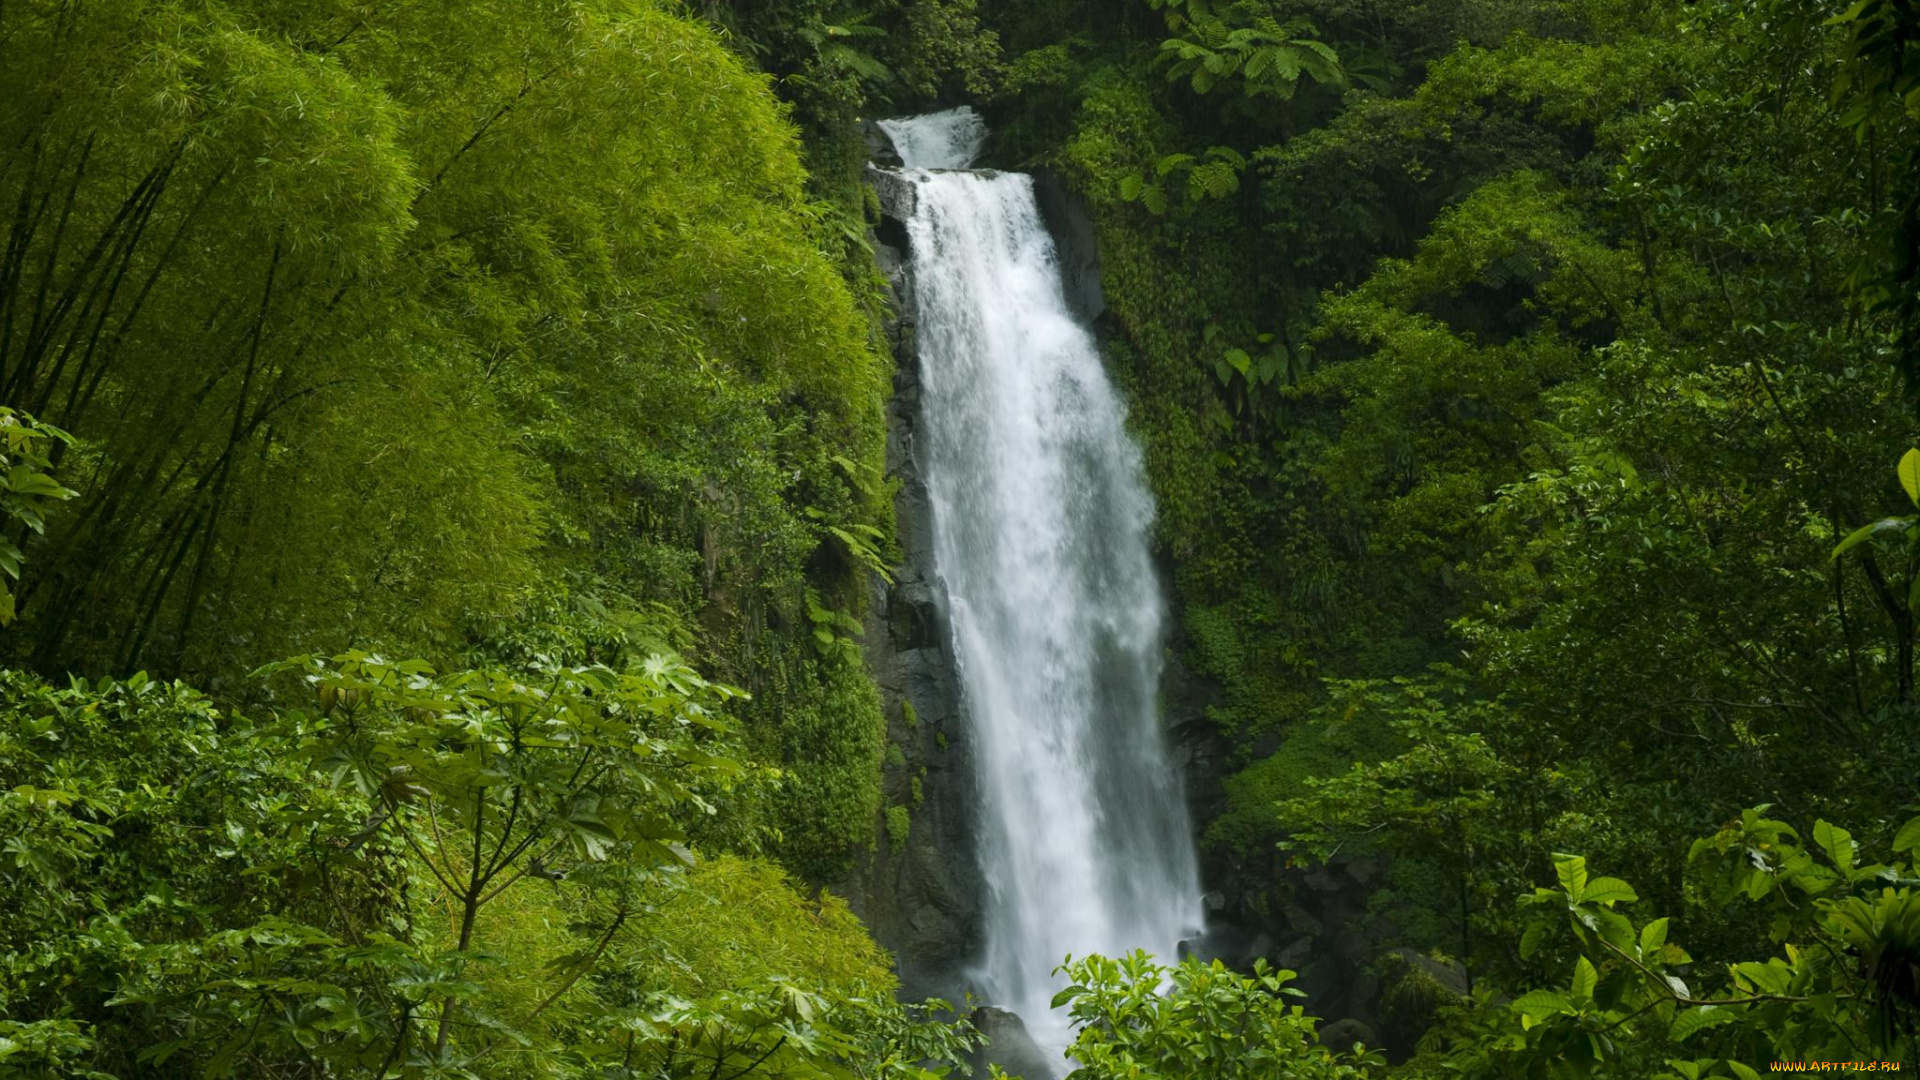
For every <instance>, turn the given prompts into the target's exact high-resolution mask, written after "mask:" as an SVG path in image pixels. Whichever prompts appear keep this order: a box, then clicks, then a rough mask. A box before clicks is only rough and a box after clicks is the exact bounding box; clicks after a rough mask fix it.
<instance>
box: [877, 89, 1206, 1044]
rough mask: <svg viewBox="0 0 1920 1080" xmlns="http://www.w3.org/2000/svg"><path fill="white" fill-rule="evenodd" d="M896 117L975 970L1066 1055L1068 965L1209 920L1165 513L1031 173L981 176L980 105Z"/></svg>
mask: <svg viewBox="0 0 1920 1080" xmlns="http://www.w3.org/2000/svg"><path fill="white" fill-rule="evenodd" d="M881 126H882V128H883V129H884V130H885V131H886V132H887V134H888V135H889V137H891V139H892V140H893V143H894V146H895V148H896V149H897V150H898V151H899V152H900V155H901V159H902V161H903V162H904V163H905V165H906V168H905V169H904V170H903V171H902V175H903V176H904V177H905V178H906V179H907V180H908V181H909V182H911V183H912V184H913V185H914V186H915V189H916V191H915V202H914V209H913V213H912V220H911V221H910V222H909V223H908V237H909V240H910V243H911V247H912V260H913V273H914V294H915V298H916V305H917V310H916V315H917V320H918V345H919V357H920V366H921V381H922V399H921V407H922V410H923V413H924V416H923V418H922V424H921V430H922V432H923V435H922V437H921V443H920V445H919V447H918V448H917V450H918V453H919V455H920V458H921V466H922V470H923V474H924V476H925V478H926V482H927V487H928V491H929V494H930V496H931V502H932V515H933V535H934V552H933V555H934V566H935V569H936V571H937V572H938V574H939V576H940V579H941V582H942V584H943V586H944V591H945V604H946V615H947V618H948V620H949V622H950V624H951V630H952V640H953V642H954V647H955V654H956V655H955V662H956V667H957V669H958V671H959V675H960V685H961V688H962V694H963V697H964V703H965V706H966V712H967V715H968V717H969V719H970V722H971V724H972V733H973V747H974V760H975V762H976V767H977V770H978V782H979V790H980V793H981V803H982V805H981V807H980V812H981V820H980V824H979V829H978V835H979V838H980V839H979V845H980V847H979V861H980V866H981V869H982V872H983V873H984V875H985V877H986V911H985V955H984V956H983V957H982V959H981V966H980V969H979V970H978V971H977V972H975V979H976V980H977V989H978V990H979V992H980V993H981V994H982V996H984V997H985V999H986V1000H987V1001H988V1003H990V1004H994V1005H998V1006H1001V1007H1004V1008H1008V1009H1011V1010H1013V1011H1015V1012H1017V1013H1019V1014H1020V1015H1021V1017H1022V1019H1023V1020H1024V1021H1025V1022H1026V1024H1027V1026H1028V1028H1029V1030H1030V1031H1031V1032H1032V1034H1033V1035H1034V1037H1035V1040H1036V1041H1037V1042H1039V1043H1040V1044H1041V1045H1042V1046H1044V1047H1047V1048H1048V1049H1049V1050H1052V1051H1054V1052H1056V1053H1057V1052H1058V1051H1059V1050H1061V1049H1064V1047H1065V1046H1066V1044H1067V1042H1068V1041H1069V1037H1070V1032H1069V1027H1068V1024H1067V1020H1066V1017H1065V1016H1064V1015H1061V1014H1060V1013H1056V1012H1054V1011H1053V1010H1051V1009H1050V1008H1049V1002H1050V999H1051V997H1052V995H1053V993H1054V991H1055V990H1056V989H1057V988H1058V987H1059V986H1060V985H1064V983H1063V982H1060V981H1057V980H1056V979H1055V978H1054V977H1053V975H1052V971H1053V969H1054V968H1055V967H1056V966H1058V965H1059V964H1060V962H1061V960H1062V959H1063V958H1064V957H1066V956H1067V955H1068V954H1069V953H1071V954H1073V955H1074V956H1084V955H1086V954H1088V953H1092V952H1099V953H1104V954H1107V955H1110V956H1117V955H1121V954H1124V953H1126V952H1128V951H1131V950H1133V949H1146V950H1148V951H1150V952H1153V953H1155V954H1156V955H1158V956H1159V957H1161V958H1162V959H1164V960H1168V961H1171V960H1172V958H1173V957H1174V955H1175V952H1176V950H1177V946H1178V943H1179V941H1180V940H1181V939H1182V938H1184V937H1187V936H1190V935H1192V934H1193V933H1195V932H1196V931H1197V930H1198V929H1199V927H1200V925H1201V921H1202V913H1201V907H1200V898H1199V893H1200V889H1199V885H1198V874H1197V871H1196V868H1195V860H1194V854H1193V842H1192V836H1191V831H1190V828H1189V823H1188V819H1187V811H1186V806H1185V802H1184V800H1183V796H1182V792H1181V787H1180V782H1179V778H1178V776H1177V775H1176V773H1175V770H1174V768H1173V766H1172V764H1171V761H1170V759H1169V755H1168V750H1167V741H1166V737H1165V734H1164V733H1163V731H1162V730H1161V725H1160V722H1159V717H1158V710H1157V702H1156V698H1157V692H1158V688H1159V679H1160V669H1161V654H1162V648H1163V640H1162V639H1163V626H1164V623H1165V617H1164V612H1163V610H1162V602H1161V596H1160V590H1159V587H1158V583H1157V581H1156V580H1155V576H1154V571H1153V565H1152V562H1151V560H1150V558H1149V554H1148V530H1149V527H1150V525H1151V523H1152V518H1153V502H1152V498H1151V496H1150V495H1149V494H1148V492H1147V490H1146V486H1145V483H1144V480H1143V478H1142V466H1141V457H1140V450H1139V448H1138V447H1136V446H1135V445H1134V443H1133V442H1132V440H1131V439H1129V438H1128V436H1127V433H1126V428H1125V418H1126V410H1125V405H1124V403H1123V402H1122V401H1121V399H1120V397H1119V396H1118V394H1117V393H1116V392H1115V390H1114V388H1113V385H1112V384H1111V383H1110V382H1109V381H1108V379H1107V376H1106V372H1105V370H1104V369H1103V368H1102V367H1101V362H1100V356H1099V353H1098V351H1097V350H1096V348H1095V346H1094V342H1093V338H1092V335H1091V334H1090V333H1089V332H1088V331H1087V329H1086V328H1085V327H1084V326H1081V325H1080V324H1079V323H1078V322H1077V321H1076V320H1075V319H1074V317H1073V315H1072V314H1071V313H1070V312H1069V310H1068V308H1067V303H1066V298H1065V295H1064V291H1063V288H1062V284H1061V278H1060V270H1059V266H1058V264H1057V260H1056V257H1055V252H1054V246H1053V242H1052V240H1051V238H1050V237H1049V236H1048V234H1047V231H1046V228H1045V227H1044V225H1043V224H1042V222H1041V218H1040V213H1039V209H1038V206H1037V204H1036V203H1035V200H1034V193H1033V180H1032V178H1031V177H1028V176H1024V175H1021V174H1017V173H994V172H985V171H966V167H967V166H968V165H970V164H971V163H972V160H973V158H974V156H975V155H976V154H977V153H978V152H979V149H980V147H981V145H982V143H983V142H984V139H985V136H986V129H985V127H984V125H983V124H982V123H981V121H980V119H979V118H978V117H977V116H976V115H975V114H974V113H973V112H972V111H971V110H968V109H956V110H950V111H948V112H943V113H935V114H932V115H929V116H921V117H915V118H910V119H904V120H892V121H886V122H884V123H882V125H881ZM1030 1080H1032V1078H1030Z"/></svg>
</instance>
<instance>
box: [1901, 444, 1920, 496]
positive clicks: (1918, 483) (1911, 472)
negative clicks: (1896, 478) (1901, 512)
mask: <svg viewBox="0 0 1920 1080" xmlns="http://www.w3.org/2000/svg"><path fill="white" fill-rule="evenodd" d="M1898 471H1899V473H1900V486H1901V487H1902V488H1904V489H1906V492H1907V498H1908V499H1909V500H1910V501H1912V503H1913V505H1915V506H1920V450H1908V451H1907V452H1906V453H1904V454H1902V455H1900V467H1899V470H1898Z"/></svg>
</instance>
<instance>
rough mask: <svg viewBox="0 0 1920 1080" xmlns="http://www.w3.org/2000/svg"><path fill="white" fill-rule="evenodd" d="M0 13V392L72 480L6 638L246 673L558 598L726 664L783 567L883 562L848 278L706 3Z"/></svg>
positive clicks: (788, 633) (775, 672)
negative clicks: (27, 417) (1, 257)
mask: <svg viewBox="0 0 1920 1080" xmlns="http://www.w3.org/2000/svg"><path fill="white" fill-rule="evenodd" d="M923 6H924V5H923ZM934 6H940V5H934ZM945 7H946V8H950V9H951V10H950V11H949V12H948V14H949V15H950V16H951V19H950V20H949V21H950V22H952V21H953V20H959V22H964V21H965V20H964V18H963V14H964V12H965V10H966V9H967V5H966V4H964V3H955V4H949V5H945ZM858 14H859V13H857V12H854V13H850V14H849V15H848V17H846V18H841V17H835V18H831V19H825V20H823V21H822V22H821V23H820V24H812V23H809V24H807V25H808V26H810V27H812V30H817V31H818V32H819V33H820V34H822V35H824V36H823V37H822V38H821V40H820V43H819V46H818V50H817V51H818V52H819V55H820V56H821V57H822V59H821V60H820V62H821V63H822V64H825V65H828V66H834V65H839V66H840V67H845V66H846V65H847V64H854V66H856V67H857V66H859V65H858V64H855V63H854V61H852V60H849V59H847V57H846V56H842V55H841V54H840V53H838V52H834V50H836V49H840V48H842V47H845V48H849V49H852V48H854V47H856V46H859V45H861V44H863V43H866V42H869V41H879V40H891V39H882V38H880V37H877V36H875V35H876V34H878V30H877V29H875V28H873V27H871V26H868V23H866V22H863V21H862V20H861V18H859V17H854V16H857V15H858ZM915 18H919V16H915ZM6 23H7V31H6V33H5V34H4V35H0V98H4V99H5V100H7V101H9V102H12V103H17V107H14V108H9V109H8V110H6V111H5V114H4V115H3V116H0V138H4V139H5V140H6V141H7V143H8V145H10V146H18V147H21V148H23V149H22V152H21V153H19V154H13V155H9V156H8V159H7V161H6V164H5V166H4V168H0V200H3V201H4V202H5V204H6V205H7V206H9V207H14V208H19V209H20V213H18V214H14V213H12V212H11V211H10V212H9V214H8V223H7V225H6V226H4V229H5V231H6V236H7V239H6V244H5V246H6V249H7V250H8V251H11V252H13V253H14V254H13V255H12V256H9V258H8V259H6V260H5V261H4V266H3V267H0V308H3V309H4V310H5V312H6V313H7V314H6V316H5V318H4V320H0V321H4V328H0V400H5V401H7V402H9V403H11V404H13V405H15V406H17V407H21V408H26V409H31V410H33V412H34V413H35V415H37V416H39V417H41V418H42V419H44V420H46V421H50V422H52V423H55V424H58V425H59V426H60V428H63V429H65V430H67V431H71V432H72V433H73V435H74V439H75V442H74V443H73V445H72V446H71V447H68V448H66V449H65V450H64V451H62V454H61V456H60V472H61V475H62V477H63V478H64V482H65V484H66V485H67V486H68V487H71V488H73V489H74V490H75V491H77V492H78V494H77V496H76V497H75V498H73V499H71V500H70V501H68V502H67V503H65V504H64V505H62V506H58V507H40V508H39V509H36V510H35V511H34V512H35V514H37V515H40V516H43V517H44V525H45V536H44V538H43V537H40V536H39V535H38V534H37V533H36V534H35V535H32V536H30V537H27V539H26V542H24V543H21V544H20V545H19V546H20V548H21V549H22V550H23V552H24V557H25V560H26V561H25V564H24V567H13V568H12V569H13V570H16V571H18V572H19V574H20V575H21V577H20V585H19V588H18V589H17V591H16V590H12V589H10V590H9V593H8V595H9V596H15V595H17V597H18V601H19V604H18V606H19V616H20V617H19V620H18V622H17V623H16V624H15V625H14V627H13V629H12V631H11V632H10V634H9V636H8V639H7V641H6V642H5V649H6V655H7V656H8V657H10V658H11V659H12V661H13V662H16V663H20V664H25V665H28V666H31V667H33V668H35V669H37V670H41V671H45V672H61V671H66V670H77V671H85V672H87V673H89V674H95V673H101V672H120V673H126V672H131V671H134V670H139V669H141V668H150V669H152V670H155V671H160V672H164V673H167V674H169V675H172V674H185V675H189V676H192V677H194V678H195V679H196V681H198V682H199V683H200V684H201V685H204V686H206V687H207V688H209V689H210V690H213V691H215V692H218V693H221V694H223V695H227V696H233V697H251V696H256V695H257V694H258V685H257V684H255V683H252V682H249V681H247V680H246V679H245V678H244V674H245V672H246V671H247V670H248V669H249V668H250V667H252V666H253V665H256V664H258V663H260V662H263V661H265V660H268V659H271V658H273V657H277V656H285V655H289V654H293V653H304V652H318V653H333V652H339V651H342V650H345V649H349V648H368V647H370V646H377V647H379V648H381V649H385V650H388V651H390V652H392V653H396V654H401V655H422V656H430V657H434V658H435V659H436V660H439V661H441V662H443V663H444V662H453V663H456V664H457V663H460V662H462V661H461V660H460V658H462V657H466V656H470V655H482V656H484V655H485V654H487V653H489V651H490V650H493V649H494V648H495V646H496V645H498V644H499V643H500V642H502V641H504V640H506V639H509V638H514V637H515V636H516V635H519V636H521V637H525V636H526V635H524V634H522V633H521V628H522V627H526V626H529V625H531V624H534V623H538V622H540V621H541V620H543V619H545V618H546V617H547V615H548V614H549V609H550V607H551V605H552V603H553V601H554V598H555V597H556V596H561V595H573V596H586V595H590V597H591V600H590V602H591V603H595V604H598V605H599V606H601V607H602V608H604V609H605V611H604V614H605V618H604V619H603V620H602V622H604V623H606V624H608V625H617V626H619V627H622V629H620V630H619V631H618V635H628V636H632V635H639V636H641V637H646V636H650V635H651V633H652V631H651V630H648V629H645V628H643V627H642V625H641V624H643V623H644V624H646V625H647V626H648V627H667V628H671V631H672V632H671V634H670V635H669V636H670V637H672V639H673V640H671V641H668V642H664V644H669V645H671V646H672V647H674V648H679V649H688V650H692V651H693V652H694V653H695V654H696V655H698V656H700V657H701V659H702V662H703V663H704V664H707V665H708V666H709V668H710V669H711V670H713V671H715V672H716V673H717V674H719V675H721V676H722V677H724V678H726V679H728V680H730V681H732V682H735V683H739V684H741V685H744V686H747V687H749V688H751V689H755V690H760V689H764V688H767V687H770V686H775V685H779V684H780V682H781V681H782V679H783V678H784V677H785V673H786V672H788V671H791V670H792V669H793V668H794V667H795V666H796V665H798V664H799V663H801V662H802V661H803V660H805V659H806V658H808V657H810V656H812V655H813V651H814V646H813V643H812V642H811V640H810V639H809V637H808V628H807V626H806V621H805V620H806V614H807V610H808V599H807V598H808V595H809V590H810V589H811V590H813V591H814V592H816V593H818V594H820V595H822V596H827V597H830V598H832V599H831V600H830V601H828V602H827V603H828V606H830V607H836V608H846V607H853V606H855V604H856V600H857V598H858V597H860V596H863V595H864V582H863V577H864V575H865V574H866V573H869V572H872V571H873V570H874V569H876V568H881V569H884V566H885V563H886V561H887V559H888V557H889V552H888V537H889V535H890V531H891V507H890V504H889V499H888V493H887V492H886V491H885V490H884V485H883V484H882V483H881V481H880V473H881V463H882V451H883V445H884V439H885V433H884V430H883V428H884V412H883V404H884V399H885V394H886V392H887V386H888V375H889V361H888V358H887V357H886V356H885V354H884V352H883V350H882V348H881V346H880V344H879V342H878V340H877V339H878V335H877V334H876V333H875V332H874V325H873V319H872V316H873V313H874V309H873V307H872V305H871V303H864V304H863V300H865V299H870V297H867V296H866V293H865V292H863V291H862V290H866V291H870V288H871V286H870V284H869V282H868V279H870V278H871V277H872V272H871V268H870V267H868V268H867V269H866V271H865V274H864V276H862V275H860V274H849V273H847V272H846V267H845V264H844V260H845V258H846V256H847V253H848V251H849V250H850V249H849V248H848V247H847V242H846V240H845V238H844V237H840V236H838V235H837V234H836V233H835V232H834V230H835V229H836V228H837V226H836V225H835V224H834V211H832V210H831V209H830V208H829V207H828V206H826V205H824V204H822V203H820V202H819V201H817V200H816V198H815V196H814V194H813V193H812V192H811V191H810V190H809V179H810V178H809V174H808V172H807V171H806V169H805V168H804V167H803V164H802V149H803V148H802V144H801V142H800V140H799V138H798V133H797V132H796V130H795V128H794V126H793V125H792V124H791V123H790V122H789V119H788V115H789V114H788V110H787V109H786V108H785V107H784V106H783V105H782V104H781V103H780V102H779V101H778V100H777V99H776V97H775V96H774V93H773V90H772V88H771V86H770V84H769V80H768V79H767V78H766V76H764V75H763V74H760V73H757V72H754V71H752V70H750V69H749V68H748V67H747V65H746V64H745V63H743V62H742V60H741V59H740V58H739V57H738V56H736V55H734V54H733V53H732V52H730V51H729V50H728V49H727V48H726V47H725V44H724V43H723V41H722V40H721V38H720V37H719V35H717V34H715V33H714V32H713V31H712V29H711V28H709V27H706V26H703V25H701V24H699V23H696V22H695V21H693V20H691V19H689V18H687V17H685V16H684V15H682V14H676V13H674V12H671V11H668V10H666V9H665V8H663V7H661V6H659V5H654V4H650V3H643V4H628V3H624V2H611V0H609V2H602V0H577V2H576V0H568V2H565V3H557V4H545V5H532V6H529V5H516V4H491V5H481V6H478V7H476V6H473V5H461V4H447V3H430V4H426V5H424V6H414V7H385V8H381V9H379V10H371V11H362V10H360V9H357V8H353V7H351V6H348V5H340V4H332V3H322V4H307V5H298V4H294V5H289V4H283V3H277V2H269V0H232V2H221V3H211V4H195V5H188V6H186V7H180V6H179V5H173V6H162V7H158V8H156V7H153V6H152V5H143V4H137V3H120V2H115V3H106V4H88V5H85V6H83V7H81V8H76V9H73V10H71V11H69V10H67V9H66V8H64V7H62V6H61V5H58V4H28V5H22V6H16V7H10V8H9V9H8V10H7V12H6ZM943 25H944V24H943ZM863 26H867V27H868V29H869V30H872V31H873V32H872V33H868V32H867V30H861V29H859V28H860V27H863ZM976 29H977V28H976ZM829 30H831V31H832V32H829ZM809 32H812V31H809ZM931 32H933V31H929V33H931ZM941 32H942V33H951V34H955V35H962V36H965V34H966V33H970V32H971V31H967V30H966V29H965V28H964V27H960V26H959V23H957V22H956V23H954V25H953V26H950V27H948V29H947V30H945V31H941ZM797 40H798V39H796V41H797ZM808 47H809V48H811V46H808ZM848 55H849V56H850V55H852V54H848ZM887 62H888V63H889V64H891V65H892V66H895V67H896V68H897V67H898V64H897V63H895V62H894V61H892V60H889V61H887ZM836 70H838V68H836ZM849 77H852V78H860V77H861V76H858V75H857V74H856V75H853V76H849ZM103 163H110V165H106V164H103ZM855 217H856V218H857V217H858V212H857V211H856V212H855ZM863 227H864V226H863ZM862 251H864V249H862ZM857 297H859V298H857ZM21 430H28V429H25V428H22V429H21ZM31 430H39V429H38V428H34V429H31ZM46 430H48V431H52V430H54V429H52V428H47V429H46ZM38 445H39V446H41V447H42V448H45V447H46V446H48V445H49V444H48V443H46V442H45V441H44V440H43V441H41V442H40V443H39V444H38ZM11 543H12V542H11V541H9V544H11ZM8 550H11V548H9V549H8ZM7 561H8V562H9V563H11V562H12V561H14V559H13V557H12V556H7ZM616 636H617V635H616ZM608 643H609V642H608V640H607V639H601V640H596V641H594V642H592V643H588V642H585V641H579V642H576V644H580V645H583V646H584V645H588V644H591V645H592V646H593V647H596V648H600V647H605V646H607V645H608ZM552 644H555V645H558V644H559V643H558V642H554V643H552ZM643 651H644V650H643ZM522 658H523V659H524V658H525V656H524V650H522ZM599 658H602V659H606V658H608V657H606V656H602V657H599ZM749 711H750V712H751V710H749ZM755 731H756V736H758V735H759V733H760V729H758V728H756V729H755ZM777 748H778V738H777V737H774V738H771V739H763V738H756V746H755V749H756V751H757V752H760V753H762V754H764V755H766V756H775V755H777V752H778V749H777ZM769 751H771V753H769Z"/></svg>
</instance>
